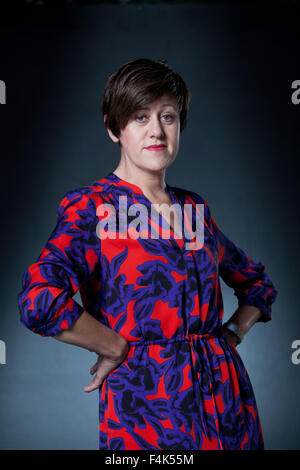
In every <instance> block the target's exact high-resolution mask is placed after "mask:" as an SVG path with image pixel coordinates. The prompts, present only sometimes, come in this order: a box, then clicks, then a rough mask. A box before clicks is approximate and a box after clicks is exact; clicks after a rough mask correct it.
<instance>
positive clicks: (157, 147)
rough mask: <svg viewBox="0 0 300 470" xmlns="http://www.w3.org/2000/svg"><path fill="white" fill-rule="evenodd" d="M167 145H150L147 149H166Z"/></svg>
mask: <svg viewBox="0 0 300 470" xmlns="http://www.w3.org/2000/svg"><path fill="white" fill-rule="evenodd" d="M166 147H167V146H166V145H150V146H149V147H146V149H147V150H164V149H165V148H166Z"/></svg>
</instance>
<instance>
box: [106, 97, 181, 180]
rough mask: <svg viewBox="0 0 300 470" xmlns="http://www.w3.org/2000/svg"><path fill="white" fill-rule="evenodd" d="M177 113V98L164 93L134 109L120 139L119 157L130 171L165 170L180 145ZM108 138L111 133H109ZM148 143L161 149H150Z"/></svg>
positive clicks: (116, 139) (115, 139) (173, 158)
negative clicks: (141, 107)
mask: <svg viewBox="0 0 300 470" xmlns="http://www.w3.org/2000/svg"><path fill="white" fill-rule="evenodd" d="M179 135H180V116H179V110H178V105H177V101H176V99H175V98H174V97H173V96H171V95H164V96H162V97H161V98H159V99H158V100H156V101H153V102H152V103H150V104H148V105H147V106H146V108H143V109H139V110H137V111H135V112H134V113H133V114H132V115H131V116H130V119H129V121H128V123H127V125H126V127H125V129H123V130H121V132H120V138H119V139H118V138H116V137H115V138H114V139H113V140H114V141H115V142H117V141H118V140H119V141H120V144H121V160H122V159H123V163H125V164H126V166H127V167H130V169H131V170H134V169H139V170H144V171H147V170H148V171H151V172H153V171H158V172H161V171H162V170H165V169H166V168H167V167H168V166H169V165H171V164H172V163H173V161H174V160H175V158H176V155H177V152H178V148H179ZM110 136H111V138H112V135H111V134H110ZM151 145H163V146H164V147H163V148H161V149H160V148H159V149H157V150H151V149H148V148H147V147H149V146H151Z"/></svg>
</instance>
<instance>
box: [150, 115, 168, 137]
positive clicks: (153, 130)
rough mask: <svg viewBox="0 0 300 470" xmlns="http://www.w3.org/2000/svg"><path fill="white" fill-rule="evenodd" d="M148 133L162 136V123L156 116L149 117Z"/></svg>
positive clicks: (152, 135) (151, 135)
mask: <svg viewBox="0 0 300 470" xmlns="http://www.w3.org/2000/svg"><path fill="white" fill-rule="evenodd" d="M149 134H150V137H159V138H162V137H163V136H164V131H163V127H162V124H161V122H160V120H159V118H158V117H157V116H152V118H151V119H150V123H149Z"/></svg>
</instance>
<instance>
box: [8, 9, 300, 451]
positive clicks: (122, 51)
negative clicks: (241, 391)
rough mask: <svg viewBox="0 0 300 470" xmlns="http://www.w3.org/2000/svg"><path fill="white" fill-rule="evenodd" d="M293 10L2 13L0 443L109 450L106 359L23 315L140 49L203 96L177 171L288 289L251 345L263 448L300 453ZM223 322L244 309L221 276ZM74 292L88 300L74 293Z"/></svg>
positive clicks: (101, 169) (298, 21)
mask: <svg viewBox="0 0 300 470" xmlns="http://www.w3.org/2000/svg"><path fill="white" fill-rule="evenodd" d="M299 25H300V15H299V8H298V7H296V6H294V7H291V6H283V5H280V6H274V5H273V6H270V5H268V6H251V5H244V6H240V7H239V6H233V5H213V4H212V5H209V4H205V5H195V4H194V5H193V4H178V5H170V4H160V5H156V6H154V5H150V4H148V5H140V4H128V5H116V4H115V5H99V6H84V7H83V6H81V7H80V6H76V7H66V8H58V7H57V8H46V7H36V8H33V9H31V8H30V9H28V8H27V9H26V10H21V9H18V10H15V12H13V13H10V14H6V15H1V19H0V44H1V55H0V79H1V80H4V81H5V82H6V99H7V104H6V105H2V106H1V107H0V126H1V127H0V137H1V141H0V152H1V247H2V250H1V313H0V339H1V340H3V341H5V343H6V354H7V356H6V364H5V365H0V448H1V449H97V448H98V391H94V392H92V393H91V394H87V393H85V392H83V388H84V386H85V385H87V384H88V383H89V382H90V380H91V376H90V375H89V368H90V367H91V365H92V364H94V362H95V360H96V355H95V354H93V353H91V352H89V351H86V350H84V349H81V348H78V347H75V346H71V345H68V344H65V343H61V342H58V341H56V340H54V339H52V338H42V337H40V336H39V335H36V334H34V333H32V332H31V331H29V330H27V329H26V328H25V327H24V326H23V325H22V324H21V323H20V321H19V312H18V306H17V300H16V296H17V293H18V292H19V291H20V289H21V280H22V274H23V272H24V271H25V269H26V268H27V267H28V266H29V265H30V264H32V263H33V262H34V261H35V260H36V259H37V257H38V255H39V253H40V252H41V250H42V248H43V246H44V245H45V243H46V241H47V239H48V237H49V235H50V233H51V231H52V230H53V228H54V226H55V222H56V211H57V208H58V204H59V203H60V201H61V199H62V197H63V195H64V194H65V192H66V191H68V190H70V189H74V188H76V187H80V186H83V185H86V184H90V183H92V182H93V181H95V180H96V179H101V178H102V177H103V176H105V175H106V174H107V173H108V172H110V171H113V170H114V169H115V168H116V166H117V163H118V160H119V154H118V151H119V150H118V146H117V145H114V144H113V143H112V141H111V140H110V139H109V137H108V135H107V133H106V130H105V128H104V125H103V118H102V115H101V109H100V105H101V98H102V93H103V90H104V86H105V83H106V80H107V78H108V76H109V75H110V74H112V73H113V72H114V71H115V70H116V69H117V68H118V67H119V66H120V65H122V64H123V63H124V62H127V61H129V60H131V59H134V58H139V57H149V58H153V59H161V58H165V59H167V60H168V61H169V64H170V66H171V67H173V68H174V69H175V70H176V71H178V72H179V73H180V74H181V75H182V77H183V78H184V79H185V81H186V83H187V84H188V86H189V88H190V90H191V93H192V100H191V105H190V113H189V120H188V125H187V128H186V129H185V130H184V132H183V134H182V136H181V142H180V150H179V153H178V155H177V158H176V161H175V162H174V164H173V165H172V166H171V167H170V168H169V169H168V170H167V173H166V181H167V182H168V183H169V184H171V185H173V186H179V187H183V188H187V189H190V190H193V191H196V192H197V193H198V194H200V195H201V196H202V197H204V198H205V199H206V200H207V202H208V204H209V207H210V210H211V212H212V215H213V216H214V218H215V220H216V222H217V223H218V224H219V226H220V227H221V229H222V230H223V231H224V233H225V234H226V235H227V236H228V237H229V238H230V239H231V240H232V241H234V243H235V244H236V245H237V246H239V247H240V248H242V249H243V250H244V251H246V253H247V254H248V256H249V257H250V258H252V259H253V260H254V261H256V262H257V261H261V262H262V263H263V264H265V266H266V271H267V272H268V274H269V275H270V277H271V279H272V280H273V282H274V284H275V286H276V287H277V289H278V291H279V294H278V298H277V300H276V302H275V304H274V305H273V309H272V314H273V319H272V320H271V321H270V322H268V323H266V324H264V323H259V324H256V325H254V326H253V328H252V329H251V330H250V331H249V333H248V334H247V336H246V337H245V340H244V342H243V343H242V344H241V345H240V346H238V350H239V353H240V355H241V358H242V360H243V362H244V364H245V366H246V368H247V371H248V374H249V377H250V379H251V383H252V385H253V389H254V392H255V396H256V400H257V405H258V409H259V413H260V418H261V423H262V429H263V435H264V440H265V448H266V449H299V448H300V442H299V437H298V435H297V430H298V425H299V420H300V403H299V393H300V379H299V378H300V364H299V365H294V364H293V363H292V361H291V355H292V352H293V350H292V349H291V344H292V342H293V341H294V340H296V339H300V313H299V304H298V298H299V290H300V289H299V275H298V269H299V265H300V257H299V211H298V205H299V196H298V181H299V164H298V160H299V124H300V104H299V105H298V106H297V105H294V104H293V103H292V101H291V95H292V92H293V90H292V89H291V84H292V82H293V81H294V80H297V79H298V80H299V79H300V64H299V50H300V47H299V46H300V28H299ZM222 287H223V297H224V307H225V313H224V320H226V319H228V318H229V317H230V316H231V315H232V313H233V312H234V310H235V309H236V307H237V299H236V297H234V295H233V291H232V290H231V289H230V288H228V287H227V286H226V285H225V284H224V283H223V282H222ZM76 300H79V298H78V296H77V295H76Z"/></svg>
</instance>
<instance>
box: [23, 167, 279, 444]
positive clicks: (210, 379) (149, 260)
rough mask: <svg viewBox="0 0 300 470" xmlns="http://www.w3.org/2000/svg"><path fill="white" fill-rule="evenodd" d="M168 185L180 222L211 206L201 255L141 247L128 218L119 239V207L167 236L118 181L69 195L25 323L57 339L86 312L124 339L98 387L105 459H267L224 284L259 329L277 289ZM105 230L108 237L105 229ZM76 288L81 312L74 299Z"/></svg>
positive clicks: (163, 241)
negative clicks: (227, 314) (254, 312)
mask: <svg viewBox="0 0 300 470" xmlns="http://www.w3.org/2000/svg"><path fill="white" fill-rule="evenodd" d="M166 186H167V190H168V191H169V194H170V196H171V199H172V202H173V203H174V204H175V205H176V207H177V208H179V212H180V211H181V214H183V211H184V208H185V207H186V206H185V205H186V204H188V205H189V206H190V207H192V208H193V210H192V217H193V218H192V223H193V224H195V220H196V219H195V214H196V213H197V207H198V208H199V207H203V208H204V212H203V213H204V243H203V246H202V247H201V248H200V249H194V248H193V249H190V248H189V247H188V244H187V243H186V242H187V240H189V237H186V236H185V234H184V233H183V236H182V238H178V237H176V236H175V233H174V229H171V231H170V236H169V237H167V236H165V237H164V236H163V235H162V236H160V237H159V238H155V237H150V236H148V237H143V236H142V235H143V231H142V230H143V229H142V228H141V226H137V225H134V220H135V219H136V218H137V215H138V213H135V215H132V213H131V214H130V212H129V211H128V220H127V222H126V223H127V225H125V227H126V229H125V232H124V231H123V232H122V230H121V229H122V227H123V228H124V224H123V222H122V221H121V218H119V217H118V214H119V213H120V214H121V210H120V204H124V201H125V203H126V204H127V206H126V207H128V208H129V205H132V204H143V207H145V208H146V209H147V212H146V213H143V220H147V226H148V228H149V232H148V233H150V228H151V226H152V228H153V230H154V231H153V232H152V233H158V232H159V230H164V229H163V228H162V224H163V220H164V219H162V218H161V217H159V220H158V223H157V219H155V220H156V221H155V220H153V218H151V217H150V213H151V212H150V211H151V208H150V206H151V203H150V201H149V200H148V199H147V198H146V196H145V195H144V194H143V192H142V190H141V189H140V188H139V187H138V186H136V185H134V184H131V183H129V182H127V181H125V180H122V179H120V178H119V177H118V176H117V175H116V174H114V173H113V172H111V173H109V174H108V175H107V176H106V177H104V178H102V179H100V180H98V181H96V182H94V183H93V184H91V185H88V186H83V187H80V188H79V189H74V190H71V191H68V192H67V193H66V194H65V196H64V197H63V199H62V201H61V203H60V205H59V208H58V213H57V223H56V226H55V228H54V230H53V232H52V234H51V236H50V238H49V239H48V241H47V243H46V245H45V247H44V249H43V250H42V252H41V254H40V255H39V257H38V259H37V261H36V262H35V263H34V264H32V265H31V266H29V267H28V269H27V270H26V271H25V272H24V274H23V281H22V290H21V292H20V293H19V294H18V297H17V298H18V305H19V311H20V321H21V322H22V323H23V324H24V325H25V326H26V327H27V328H29V329H30V330H32V331H34V332H35V333H37V334H40V335H41V336H53V335H56V334H58V333H59V332H60V331H62V330H65V329H67V328H70V327H71V326H72V324H73V323H74V322H75V321H76V320H77V319H78V317H79V316H80V314H81V313H82V312H83V310H84V309H85V310H87V311H88V312H89V313H90V314H91V315H93V316H94V318H96V319H97V320H98V321H100V322H102V323H103V324H104V325H106V326H107V327H109V328H112V329H113V330H115V331H116V332H118V333H119V334H120V335H122V336H124V337H125V338H126V339H127V341H128V343H129V346H130V347H129V352H128V354H127V356H126V358H125V359H124V360H123V361H122V363H121V364H120V365H119V366H118V367H117V368H115V369H114V370H112V371H111V372H110V373H109V374H108V376H107V377H106V378H105V380H104V381H103V382H102V385H101V387H100V388H99V431H100V434H99V449H108V450H115V449H119V450H162V449H175V450H193V449H196V450H202V449H203V450H204V449H219V450H234V449H236V450H237V449H244V450H249V449H264V441H263V435H262V429H261V424H260V419H259V415H258V409H257V405H256V401H255V396H254V392H253V389H252V386H251V382H250V379H249V376H248V374H247V371H246V368H245V365H244V363H243V362H242V359H241V357H240V356H239V353H238V351H237V349H236V348H235V346H234V345H233V344H232V343H230V342H229V341H227V340H226V339H225V337H224V336H222V333H221V325H222V318H223V312H224V309H223V301H222V292H221V286H220V278H219V276H220V277H221V278H222V279H223V280H224V282H225V283H226V284H227V285H228V286H230V287H231V288H232V289H233V290H234V295H236V296H237V299H238V304H239V305H253V306H256V307H258V308H259V309H260V310H261V312H262V315H261V317H260V318H259V320H258V321H260V322H261V321H262V322H267V321H269V320H271V318H272V315H271V305H272V303H273V302H274V300H275V298H276V295H277V291H276V289H275V287H274V285H273V283H272V281H271V279H270V278H269V277H268V275H267V274H266V272H265V267H264V266H263V265H262V264H261V263H256V262H254V261H253V260H251V259H249V257H248V256H247V254H246V253H245V252H244V251H242V250H241V249H240V248H238V247H237V246H235V245H234V244H233V242H232V241H231V240H229V238H227V237H226V235H225V234H224V233H223V232H222V231H221V229H220V228H219V226H218V225H217V224H216V222H215V221H214V219H213V217H212V216H211V213H210V210H209V207H208V205H207V203H206V201H205V200H204V199H203V198H202V197H201V196H199V195H198V194H196V193H195V192H192V191H189V190H185V189H181V188H177V187H172V186H169V185H168V184H167V185H166ZM198 204H199V206H197V205H198ZM99 208H101V210H100V209H99ZM103 208H105V210H106V212H105V211H103V210H102V209H103ZM177 210H178V209H177ZM122 214H124V211H123V212H122ZM183 220H184V214H183ZM105 221H106V222H107V226H106V233H107V234H109V235H110V236H107V237H106V238H105V237H104V236H103V233H104V232H103V230H102V232H100V230H99V227H100V224H103V222H105ZM122 224H123V225H122ZM101 228H102V229H103V225H101ZM113 233H114V235H115V236H114V237H113ZM121 233H123V234H124V233H125V234H127V237H122V236H120V234H121ZM159 233H160V234H163V233H164V232H159ZM101 234H102V236H101ZM134 234H135V235H136V236H133V235H134ZM78 290H79V292H80V295H81V299H82V305H83V307H82V306H81V305H80V304H79V303H78V302H76V301H75V300H74V299H73V298H72V297H73V296H74V294H75V293H76V292H77V291H78Z"/></svg>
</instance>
